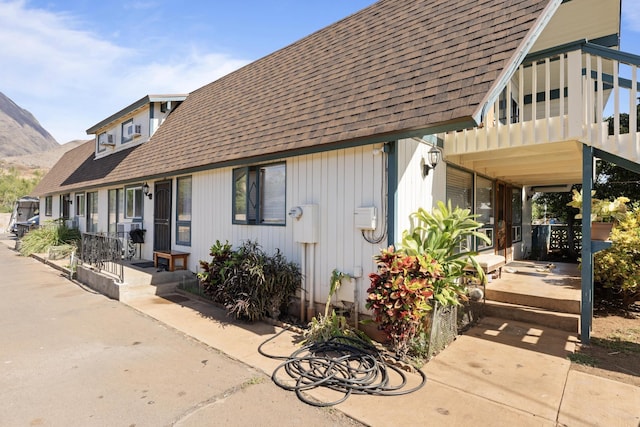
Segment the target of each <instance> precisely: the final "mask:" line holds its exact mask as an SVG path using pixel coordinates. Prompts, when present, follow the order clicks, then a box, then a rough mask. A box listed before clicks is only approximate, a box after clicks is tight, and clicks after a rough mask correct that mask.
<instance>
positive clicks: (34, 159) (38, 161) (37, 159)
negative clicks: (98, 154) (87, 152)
mask: <svg viewBox="0 0 640 427" xmlns="http://www.w3.org/2000/svg"><path fill="white" fill-rule="evenodd" d="M85 142H87V141H86V140H81V139H76V140H73V141H70V142H67V143H66V144H61V145H60V144H56V146H55V147H53V148H51V149H49V150H47V151H40V152H38V153H32V154H23V155H21V156H10V157H5V158H4V163H5V164H6V165H8V166H16V167H18V168H19V169H22V168H27V169H43V170H45V171H47V170H49V169H51V168H52V167H53V165H55V164H56V162H57V161H58V160H60V157H62V155H63V154H64V153H66V152H67V151H69V150H71V149H73V148H76V147H77V146H78V145H81V144H84V143H85ZM0 159H2V156H1V155H0ZM2 163H3V162H2V161H1V160H0V169H2Z"/></svg>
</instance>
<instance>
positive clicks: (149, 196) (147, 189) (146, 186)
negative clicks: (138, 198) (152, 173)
mask: <svg viewBox="0 0 640 427" xmlns="http://www.w3.org/2000/svg"><path fill="white" fill-rule="evenodd" d="M142 192H143V193H144V195H145V196H147V197H148V198H149V200H151V199H152V198H153V194H152V193H150V192H149V184H147V183H146V182H145V183H144V185H143V186H142Z"/></svg>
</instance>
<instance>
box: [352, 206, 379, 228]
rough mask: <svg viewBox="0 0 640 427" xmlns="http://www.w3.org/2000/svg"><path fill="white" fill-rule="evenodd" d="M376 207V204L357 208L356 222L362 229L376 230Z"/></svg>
mask: <svg viewBox="0 0 640 427" xmlns="http://www.w3.org/2000/svg"><path fill="white" fill-rule="evenodd" d="M376 215H377V214H376V208H375V207H374V206H370V207H366V208H357V209H356V212H355V218H354V223H355V226H356V228H357V229H360V230H375V229H376V224H377V217H376Z"/></svg>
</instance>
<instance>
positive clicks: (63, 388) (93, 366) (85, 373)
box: [0, 236, 361, 426]
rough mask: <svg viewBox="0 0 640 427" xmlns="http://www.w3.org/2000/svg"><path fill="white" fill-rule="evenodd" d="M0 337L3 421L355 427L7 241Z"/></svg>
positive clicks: (0, 277) (1, 256)
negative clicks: (12, 247)
mask: <svg viewBox="0 0 640 427" xmlns="http://www.w3.org/2000/svg"><path fill="white" fill-rule="evenodd" d="M5 237H6V236H5ZM0 343H1V344H0V402H1V403H0V425H2V426H29V425H31V426H33V425H45V426H163V425H181V426H186V425H188V426H198V425H203V426H215V425H224V426H234V425H235V426H244V425H261V426H297V425H303V424H304V425H305V426H326V425H335V426H356V425H361V424H358V423H356V422H355V421H353V420H351V419H350V418H348V417H346V416H344V415H343V414H342V413H340V412H338V411H335V410H330V409H319V408H315V407H312V406H308V405H306V404H304V403H302V402H300V401H299V400H298V399H297V398H296V396H295V395H294V394H293V393H288V392H285V391H284V390H281V389H280V388H278V387H277V386H275V385H274V384H273V383H272V382H271V380H270V379H269V377H268V376H266V375H265V374H264V373H263V372H260V371H258V370H256V369H254V368H252V367H250V366H248V365H246V364H244V363H241V362H240V361H237V360H234V359H231V358H230V357H228V356H226V355H224V354H223V353H221V352H219V351H217V350H215V349H213V348H211V347H208V346H207V345H205V344H203V343H201V342H199V341H196V340H194V339H193V338H190V337H189V336H187V335H185V334H184V333H182V332H179V331H178V330H176V329H173V328H171V327H168V326H166V325H165V324H163V323H160V322H158V321H157V320H154V319H152V318H151V317H148V316H146V315H144V314H142V313H140V312H137V311H135V310H134V309H132V308H130V307H128V306H126V305H124V304H121V303H120V302H117V301H113V300H110V299H108V298H107V297H105V296H103V295H101V294H97V293H95V292H94V291H91V290H89V289H85V288H83V287H81V286H79V285H77V284H75V283H73V282H70V281H68V280H67V279H65V278H63V277H61V276H60V275H59V273H58V272H57V271H55V270H53V269H51V268H49V267H47V266H45V265H43V264H41V263H40V262H37V261H35V260H33V259H30V258H24V257H20V256H18V255H17V253H16V252H14V251H12V250H10V249H8V248H7V247H6V245H0Z"/></svg>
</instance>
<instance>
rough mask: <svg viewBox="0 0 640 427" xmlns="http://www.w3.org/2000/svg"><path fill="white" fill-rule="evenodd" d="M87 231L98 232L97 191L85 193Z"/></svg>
mask: <svg viewBox="0 0 640 427" xmlns="http://www.w3.org/2000/svg"><path fill="white" fill-rule="evenodd" d="M86 217H87V231H88V232H89V233H97V232H98V192H97V191H95V192H92V193H87V214H86Z"/></svg>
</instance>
